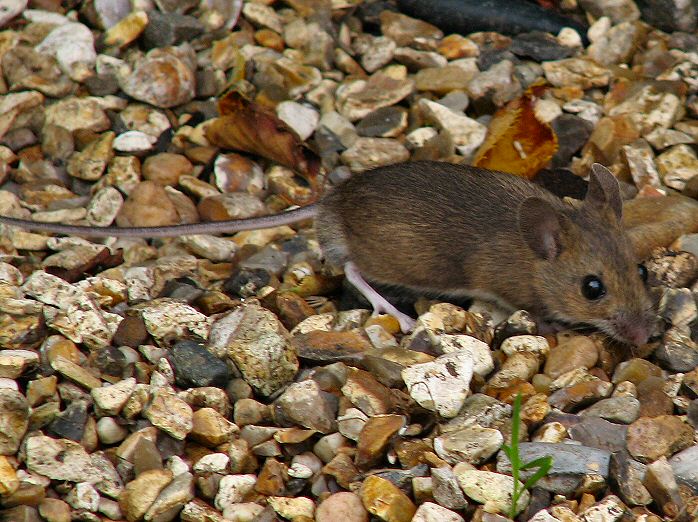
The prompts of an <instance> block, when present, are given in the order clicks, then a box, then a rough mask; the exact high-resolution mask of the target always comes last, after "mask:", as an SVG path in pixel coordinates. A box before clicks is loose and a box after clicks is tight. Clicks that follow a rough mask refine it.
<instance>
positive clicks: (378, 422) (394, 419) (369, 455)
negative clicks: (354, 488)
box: [356, 415, 406, 469]
mask: <svg viewBox="0 0 698 522" xmlns="http://www.w3.org/2000/svg"><path fill="white" fill-rule="evenodd" d="M405 423H406V419H405V417H404V416H402V415H376V416H374V417H371V418H369V419H368V420H367V421H366V424H365V425H364V427H363V429H362V430H361V433H359V438H358V440H357V445H356V466H357V467H358V468H359V469H369V468H371V467H374V466H376V465H377V464H378V463H379V462H380V461H381V460H382V459H383V456H384V455H385V451H386V449H387V448H388V444H389V443H390V441H391V439H392V437H393V436H394V435H395V434H397V432H398V431H399V430H400V429H402V427H403V426H404V425H405Z"/></svg>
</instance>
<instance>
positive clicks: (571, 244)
mask: <svg viewBox="0 0 698 522" xmlns="http://www.w3.org/2000/svg"><path fill="white" fill-rule="evenodd" d="M621 212H622V201H621V197H620V190H619V186H618V181H617V180H616V179H615V177H614V176H613V174H611V172H609V170H608V169H606V168H605V167H603V166H601V165H599V164H598V163H595V164H594V165H593V166H592V169H591V175H590V178H589V186H588V190H587V195H586V198H585V199H584V201H583V202H582V203H581V205H575V206H572V205H570V206H569V207H568V208H561V207H560V206H559V205H555V204H552V203H551V202H550V201H548V200H547V199H544V198H537V197H532V198H528V199H526V200H524V201H523V202H522V204H521V206H520V207H519V210H518V224H519V231H520V233H521V235H522V237H523V240H524V242H525V243H526V244H527V245H528V247H529V248H530V249H531V250H532V251H533V254H534V256H535V258H536V260H537V261H536V262H535V263H534V274H532V277H533V278H535V288H536V292H538V296H539V299H540V300H541V305H542V308H544V309H545V310H546V313H547V314H548V316H549V318H551V319H554V320H558V321H563V322H566V323H574V324H589V325H592V326H595V327H597V328H599V329H600V330H602V331H603V332H605V333H607V334H608V335H611V336H612V337H614V338H616V339H618V340H620V341H624V342H627V343H630V344H635V345H640V344H644V343H645V342H646V341H647V339H648V337H649V335H650V334H651V333H652V331H653V327H654V321H655V314H654V313H653V311H652V302H651V300H650V297H649V294H648V291H647V287H646V281H647V270H646V269H645V268H644V266H642V265H640V264H638V260H637V259H636V257H635V255H634V253H633V249H632V245H631V243H630V240H629V239H628V236H627V235H626V234H625V232H624V231H623V228H622V226H621V223H620V218H621Z"/></svg>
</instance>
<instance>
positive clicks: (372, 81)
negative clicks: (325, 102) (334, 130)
mask: <svg viewBox="0 0 698 522" xmlns="http://www.w3.org/2000/svg"><path fill="white" fill-rule="evenodd" d="M413 88H414V83H413V81H412V80H410V79H396V78H393V77H391V76H388V75H387V74H384V73H382V72H380V71H379V72H376V73H374V74H373V75H371V76H370V77H369V78H368V80H356V81H353V82H351V83H347V84H345V85H343V86H341V87H340V88H339V89H337V93H336V98H337V99H336V103H337V108H338V111H339V113H340V114H341V115H342V116H344V117H345V118H347V119H348V120H349V121H356V120H359V119H361V118H363V117H364V116H366V115H368V114H370V113H371V112H373V111H375V110H376V109H380V108H381V107H390V106H391V105H395V104H396V103H398V102H399V101H400V100H402V99H403V98H405V97H407V96H408V95H409V94H410V93H411V92H412V89H413Z"/></svg>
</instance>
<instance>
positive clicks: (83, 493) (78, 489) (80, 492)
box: [66, 482, 99, 513]
mask: <svg viewBox="0 0 698 522" xmlns="http://www.w3.org/2000/svg"><path fill="white" fill-rule="evenodd" d="M66 501H67V502H68V504H70V505H71V506H72V507H73V509H84V510H86V511H91V512H93V513H94V512H95V511H97V508H98V507H99V493H97V490H95V488H94V487H93V486H92V485H91V484H88V483H87V482H80V483H79V484H76V485H75V487H74V488H73V489H71V490H70V492H69V493H68V495H66Z"/></svg>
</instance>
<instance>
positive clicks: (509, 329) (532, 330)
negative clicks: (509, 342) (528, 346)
mask: <svg viewBox="0 0 698 522" xmlns="http://www.w3.org/2000/svg"><path fill="white" fill-rule="evenodd" d="M537 333H538V325H537V324H536V321H535V320H534V319H533V317H531V314H530V313H528V312H527V311H526V310H519V311H517V312H514V313H513V314H512V315H510V316H509V317H508V318H507V320H506V321H503V322H501V323H499V324H498V325H497V327H496V328H495V329H494V341H493V346H496V347H499V345H501V344H502V343H503V342H504V340H505V339H508V338H509V337H514V336H516V335H536V334H537Z"/></svg>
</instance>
